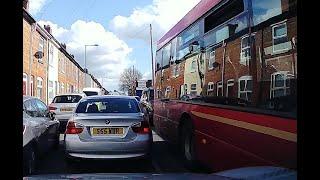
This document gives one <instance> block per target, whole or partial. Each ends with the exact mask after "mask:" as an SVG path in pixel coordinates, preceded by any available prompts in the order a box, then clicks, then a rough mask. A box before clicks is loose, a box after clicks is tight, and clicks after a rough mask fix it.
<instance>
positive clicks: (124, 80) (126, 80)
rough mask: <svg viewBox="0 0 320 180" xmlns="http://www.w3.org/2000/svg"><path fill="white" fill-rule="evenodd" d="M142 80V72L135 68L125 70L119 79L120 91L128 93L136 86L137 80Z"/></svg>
mask: <svg viewBox="0 0 320 180" xmlns="http://www.w3.org/2000/svg"><path fill="white" fill-rule="evenodd" d="M141 78H142V74H141V72H140V71H139V70H137V69H135V68H134V67H132V68H127V69H125V70H124V71H123V72H122V74H121V76H120V79H119V90H120V91H123V92H128V90H129V89H131V88H132V87H133V86H135V82H136V80H140V79H141Z"/></svg>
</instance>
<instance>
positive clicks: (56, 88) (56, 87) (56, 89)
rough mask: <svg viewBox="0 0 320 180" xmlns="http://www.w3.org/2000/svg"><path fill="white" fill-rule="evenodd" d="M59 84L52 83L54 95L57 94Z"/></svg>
mask: <svg viewBox="0 0 320 180" xmlns="http://www.w3.org/2000/svg"><path fill="white" fill-rule="evenodd" d="M58 90H59V84H58V82H57V81H55V82H54V95H57V94H58Z"/></svg>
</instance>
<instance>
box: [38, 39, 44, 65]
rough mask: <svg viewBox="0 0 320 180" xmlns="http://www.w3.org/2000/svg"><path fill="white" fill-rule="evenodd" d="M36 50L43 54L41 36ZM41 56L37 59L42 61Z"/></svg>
mask: <svg viewBox="0 0 320 180" xmlns="http://www.w3.org/2000/svg"><path fill="white" fill-rule="evenodd" d="M38 51H39V52H40V53H42V54H44V39H43V37H40V39H39V47H38ZM40 57H41V58H39V59H38V61H39V62H42V56H40Z"/></svg>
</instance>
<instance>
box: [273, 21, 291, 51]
mask: <svg viewBox="0 0 320 180" xmlns="http://www.w3.org/2000/svg"><path fill="white" fill-rule="evenodd" d="M282 25H285V27H286V34H285V35H281V36H277V37H274V35H275V33H274V29H275V28H277V27H279V26H282ZM287 36H288V26H287V22H286V21H284V22H281V23H278V24H275V25H273V26H272V52H273V53H278V52H283V51H288V50H289V48H285V49H278V50H275V49H274V47H275V45H274V40H275V39H278V38H282V37H287Z"/></svg>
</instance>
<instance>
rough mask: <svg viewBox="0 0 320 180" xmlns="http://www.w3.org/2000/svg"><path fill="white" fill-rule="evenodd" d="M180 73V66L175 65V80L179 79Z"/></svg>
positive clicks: (173, 73) (173, 75)
mask: <svg viewBox="0 0 320 180" xmlns="http://www.w3.org/2000/svg"><path fill="white" fill-rule="evenodd" d="M179 72H180V64H176V65H174V66H173V71H172V77H174V78H177V77H179Z"/></svg>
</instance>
